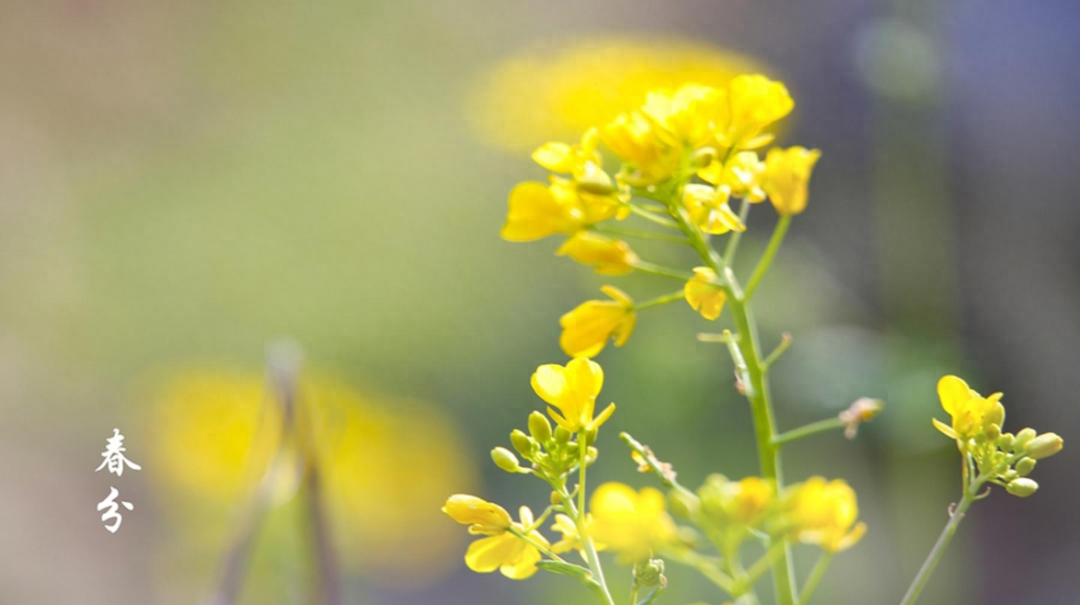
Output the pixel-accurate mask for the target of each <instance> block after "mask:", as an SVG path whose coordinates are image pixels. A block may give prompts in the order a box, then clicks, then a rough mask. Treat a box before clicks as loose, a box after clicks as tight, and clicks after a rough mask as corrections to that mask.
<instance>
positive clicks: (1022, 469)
mask: <svg viewBox="0 0 1080 605" xmlns="http://www.w3.org/2000/svg"><path fill="white" fill-rule="evenodd" d="M1033 470H1035V459H1034V458H1021V459H1020V462H1017V463H1016V472H1017V474H1019V475H1020V476H1021V477H1025V476H1027V475H1030V474H1031V471H1033Z"/></svg>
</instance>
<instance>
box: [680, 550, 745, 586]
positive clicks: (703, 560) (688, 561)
mask: <svg viewBox="0 0 1080 605" xmlns="http://www.w3.org/2000/svg"><path fill="white" fill-rule="evenodd" d="M663 554H664V557H665V558H667V559H670V560H672V561H675V562H676V563H682V564H683V565H686V566H687V567H692V568H694V569H696V570H697V571H698V573H700V574H701V575H703V576H705V578H706V579H707V580H709V581H710V582H712V583H713V584H716V585H717V586H719V587H720V588H721V589H723V591H724V592H726V593H728V594H729V595H734V593H735V580H734V579H732V578H731V576H729V575H727V574H726V573H724V572H723V571H720V568H719V567H717V566H716V563H715V562H714V561H713V560H712V559H710V558H709V557H706V556H704V555H702V554H701V553H697V552H694V551H692V550H690V549H682V550H679V551H665V552H664V553H663Z"/></svg>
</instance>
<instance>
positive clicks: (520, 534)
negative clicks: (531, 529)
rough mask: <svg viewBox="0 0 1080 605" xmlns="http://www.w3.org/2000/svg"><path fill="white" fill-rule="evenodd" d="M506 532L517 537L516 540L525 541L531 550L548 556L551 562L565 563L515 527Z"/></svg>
mask: <svg viewBox="0 0 1080 605" xmlns="http://www.w3.org/2000/svg"><path fill="white" fill-rule="evenodd" d="M506 531H508V532H510V533H511V534H514V535H515V536H517V537H518V538H520V539H522V540H524V541H525V542H526V543H528V544H529V546H532V547H533V548H535V549H536V550H538V551H540V552H541V553H543V554H545V555H547V556H548V557H550V558H551V559H552V560H554V561H558V562H559V563H566V560H565V559H563V558H562V557H560V556H559V555H557V554H555V553H554V552H552V551H551V549H549V548H548V547H547V546H544V545H543V544H541V543H540V542H537V541H536V540H533V539H532V538H531V537H529V535H528V534H526V533H523V532H521V531H519V530H518V529H517V528H515V527H509V528H507V530H506Z"/></svg>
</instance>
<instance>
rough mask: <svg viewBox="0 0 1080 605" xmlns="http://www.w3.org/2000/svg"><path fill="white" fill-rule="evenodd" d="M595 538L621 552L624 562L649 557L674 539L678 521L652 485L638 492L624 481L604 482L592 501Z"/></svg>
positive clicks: (621, 559)
mask: <svg viewBox="0 0 1080 605" xmlns="http://www.w3.org/2000/svg"><path fill="white" fill-rule="evenodd" d="M590 510H591V511H592V515H593V519H594V522H593V526H592V527H591V528H590V531H591V532H592V535H593V537H594V538H596V540H598V541H600V542H602V543H604V544H606V545H607V547H608V548H609V549H610V550H613V551H615V552H617V553H618V555H619V560H620V561H621V562H623V563H636V562H639V561H644V560H646V559H648V558H649V555H650V554H651V553H652V552H653V551H655V550H658V549H661V548H663V547H664V546H666V545H668V544H670V543H671V542H672V541H674V539H675V522H674V521H673V520H672V519H671V517H670V516H669V515H668V514H667V511H666V501H665V499H664V494H662V493H661V492H660V491H658V490H656V489H653V488H649V487H647V488H645V489H643V490H641V491H640V492H635V491H634V489H633V488H631V487H630V486H628V485H624V484H622V483H605V484H603V485H601V486H600V487H599V488H597V490H596V492H594V493H593V496H592V500H591V502H590Z"/></svg>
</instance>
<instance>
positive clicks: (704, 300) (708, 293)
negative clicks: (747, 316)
mask: <svg viewBox="0 0 1080 605" xmlns="http://www.w3.org/2000/svg"><path fill="white" fill-rule="evenodd" d="M715 281H716V271H713V270H712V269H710V268H708V267H695V268H694V278H693V279H691V280H689V281H687V282H686V285H685V286H683V295H684V296H685V297H686V302H688V303H690V307H691V308H693V309H694V310H695V311H697V312H698V313H701V316H702V317H704V318H705V319H708V320H714V319H716V318H717V317H720V311H722V310H723V309H724V303H725V302H726V301H727V294H726V293H725V292H724V289H723V288H721V287H720V286H718V285H716V284H715V283H714V282H715Z"/></svg>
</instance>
